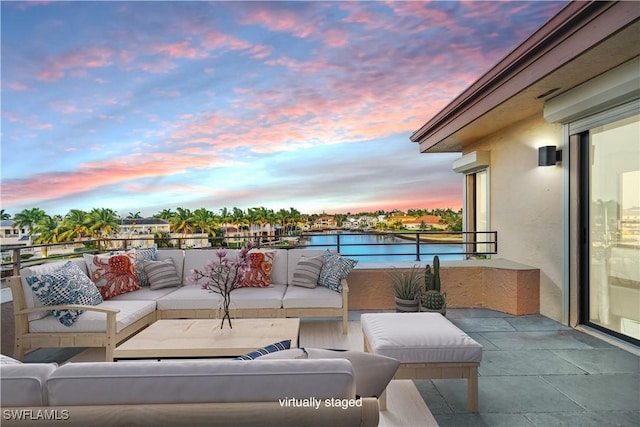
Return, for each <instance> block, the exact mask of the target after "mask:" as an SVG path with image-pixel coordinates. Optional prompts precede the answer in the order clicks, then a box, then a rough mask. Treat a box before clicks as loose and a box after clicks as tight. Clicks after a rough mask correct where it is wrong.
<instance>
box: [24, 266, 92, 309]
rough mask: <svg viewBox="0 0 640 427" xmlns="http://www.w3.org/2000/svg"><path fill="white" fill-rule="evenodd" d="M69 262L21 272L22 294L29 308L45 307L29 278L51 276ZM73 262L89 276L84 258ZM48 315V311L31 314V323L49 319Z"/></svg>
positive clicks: (26, 269)
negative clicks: (42, 275)
mask: <svg viewBox="0 0 640 427" xmlns="http://www.w3.org/2000/svg"><path fill="white" fill-rule="evenodd" d="M67 261H69V260H62V261H56V262H49V263H45V264H41V265H34V266H31V267H25V268H23V269H22V270H20V277H21V279H22V292H24V302H25V305H26V306H27V308H33V307H42V306H43V305H44V304H42V301H40V298H38V297H37V296H36V294H35V293H33V290H32V289H31V286H30V285H29V283H28V282H27V277H28V276H34V275H38V274H50V273H52V272H53V271H55V270H57V269H59V268H60V267H62V266H63V265H65V264H66V263H67ZM71 261H73V262H74V263H75V264H76V265H77V266H78V267H80V270H82V272H83V273H84V274H87V264H86V263H85V262H84V258H74V259H72V260H71ZM87 277H88V274H87ZM48 315H49V312H48V311H42V312H40V313H31V314H29V320H30V321H31V320H38V319H42V318H44V317H47V316H48Z"/></svg>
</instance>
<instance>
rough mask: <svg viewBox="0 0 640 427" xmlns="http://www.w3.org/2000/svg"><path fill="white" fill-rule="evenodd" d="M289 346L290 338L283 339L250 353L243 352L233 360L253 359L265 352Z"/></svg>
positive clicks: (288, 347)
mask: <svg viewBox="0 0 640 427" xmlns="http://www.w3.org/2000/svg"><path fill="white" fill-rule="evenodd" d="M290 348H291V340H284V341H280V342H277V343H275V344H271V345H268V346H266V347H262V348H259V349H258V350H256V351H252V352H251V353H247V354H243V355H242V356H238V357H236V358H234V359H233V360H254V359H257V358H259V357H260V356H264V355H265V354H270V353H275V352H276V351H282V350H289V349H290Z"/></svg>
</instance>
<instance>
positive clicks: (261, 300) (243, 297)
mask: <svg viewBox="0 0 640 427" xmlns="http://www.w3.org/2000/svg"><path fill="white" fill-rule="evenodd" d="M286 290H287V287H286V286H285V285H271V286H269V287H268V288H253V287H243V288H238V289H235V290H234V291H232V292H231V308H232V309H234V308H237V309H238V308H282V298H283V296H284V294H285V291H286Z"/></svg>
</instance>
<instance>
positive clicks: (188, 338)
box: [114, 318, 300, 359]
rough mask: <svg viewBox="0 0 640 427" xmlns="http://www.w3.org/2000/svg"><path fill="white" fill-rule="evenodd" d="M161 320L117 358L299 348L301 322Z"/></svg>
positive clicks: (124, 347) (122, 349) (119, 349)
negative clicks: (284, 344)
mask: <svg viewBox="0 0 640 427" xmlns="http://www.w3.org/2000/svg"><path fill="white" fill-rule="evenodd" d="M231 324H232V326H233V328H232V329H229V325H228V324H227V323H226V322H225V325H224V329H220V320H219V319H162V320H158V321H156V322H155V323H153V324H152V325H150V326H149V327H148V328H146V329H144V330H143V331H141V332H140V333H138V334H137V335H134V336H133V337H131V338H130V339H129V340H127V341H125V342H124V343H122V344H120V345H119V346H118V347H116V348H115V351H114V358H115V359H146V358H149V359H155V358H172V357H187V358H188V357H224V356H226V357H229V356H240V355H243V354H245V353H249V352H251V351H254V350H257V349H259V348H262V347H264V346H267V345H269V344H273V343H276V342H279V341H283V340H291V348H294V347H297V346H298V335H299V331H300V319H288V318H287V319H283V318H276V319H273V318H266V319H235V320H232V321H231Z"/></svg>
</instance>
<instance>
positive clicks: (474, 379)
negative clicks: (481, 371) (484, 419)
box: [467, 366, 478, 412]
mask: <svg viewBox="0 0 640 427" xmlns="http://www.w3.org/2000/svg"><path fill="white" fill-rule="evenodd" d="M467 406H468V407H469V410H470V411H471V412H478V367H477V366H473V367H471V368H469V378H467Z"/></svg>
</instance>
